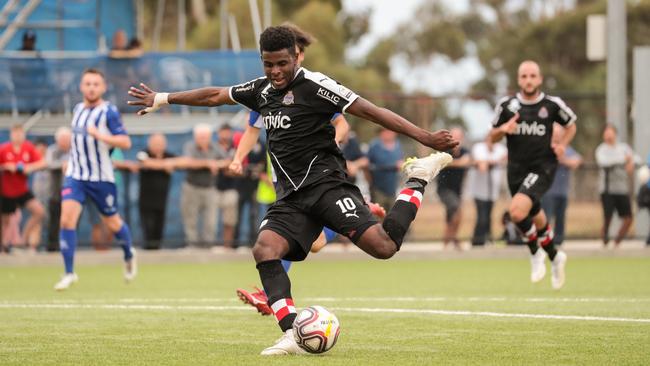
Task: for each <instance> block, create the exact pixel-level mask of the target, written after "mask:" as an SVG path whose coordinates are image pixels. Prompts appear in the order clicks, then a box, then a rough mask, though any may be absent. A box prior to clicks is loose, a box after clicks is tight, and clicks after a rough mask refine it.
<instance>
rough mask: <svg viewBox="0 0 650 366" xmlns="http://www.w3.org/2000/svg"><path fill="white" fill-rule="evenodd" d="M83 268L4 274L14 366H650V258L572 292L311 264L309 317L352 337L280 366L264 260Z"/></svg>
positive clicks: (2, 302)
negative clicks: (67, 282)
mask: <svg viewBox="0 0 650 366" xmlns="http://www.w3.org/2000/svg"><path fill="white" fill-rule="evenodd" d="M78 265H79V266H78V269H77V271H78V274H79V276H80V282H79V283H77V284H76V285H74V286H73V287H72V288H71V289H70V290H68V291H66V292H62V293H56V292H55V291H54V290H52V286H53V284H54V283H55V282H56V280H57V279H58V276H59V274H60V270H61V268H60V267H58V266H57V267H52V266H39V267H3V268H0V364H1V365H31V364H34V365H112V364H115V365H249V364H264V365H275V364H278V365H304V364H310V365H392V366H395V365H423V364H443V365H448V364H458V365H467V364H477V365H485V364H495V365H504V364H525V365H530V364H540V365H541V364H543V365H561V364H567V365H575V364H581V365H603V364H616V365H649V364H650V258H583V259H573V260H570V261H569V266H568V280H567V284H566V286H565V288H563V289H562V290H561V291H553V290H552V289H551V288H550V283H549V282H550V279H549V278H548V277H547V278H545V279H544V281H543V282H542V283H539V284H531V283H530V282H529V279H528V276H529V264H528V261H527V260H526V259H520V260H515V259H502V260H501V259H499V260H497V259H472V260H470V259H454V260H427V261H424V260H399V259H397V260H391V261H385V262H381V261H372V260H367V261H357V260H347V261H307V262H303V263H298V264H295V265H294V267H293V269H292V272H291V278H292V281H293V282H292V284H293V290H292V291H293V296H294V299H295V301H296V305H297V307H298V308H301V307H303V306H308V305H317V304H318V305H323V306H325V307H327V308H329V309H330V310H332V311H334V312H335V313H336V314H337V316H338V317H339V319H340V321H341V324H342V328H341V337H340V339H339V342H338V344H337V345H336V346H335V347H334V348H333V349H332V350H331V351H330V352H328V353H326V354H324V355H319V356H292V357H276V358H270V359H269V358H263V357H261V356H259V352H260V351H261V350H262V349H263V348H265V347H267V346H269V345H271V344H272V342H273V341H274V340H275V339H276V338H277V337H278V336H279V335H280V332H279V329H278V328H277V326H276V324H275V321H274V320H273V319H272V318H270V317H262V316H260V315H258V314H257V313H256V312H255V311H254V310H253V309H252V308H247V307H245V306H244V305H243V304H241V303H240V302H239V301H238V300H237V299H236V297H235V288H237V287H250V285H253V284H257V283H258V282H259V280H258V278H257V271H256V270H255V268H254V266H253V264H252V262H242V261H238V262H228V263H211V264H156V265H142V266H141V268H140V275H139V277H138V278H137V280H136V282H134V283H132V284H129V285H126V284H124V283H123V281H122V278H121V267H120V266H119V265H118V264H115V265H112V266H110V265H101V266H84V265H83V263H79V264H78ZM513 314H516V315H513ZM536 316H537V317H536Z"/></svg>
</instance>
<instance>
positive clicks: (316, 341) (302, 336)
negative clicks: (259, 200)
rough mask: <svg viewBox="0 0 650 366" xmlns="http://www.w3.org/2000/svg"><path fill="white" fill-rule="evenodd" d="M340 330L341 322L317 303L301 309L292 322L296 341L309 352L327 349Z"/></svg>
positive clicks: (330, 346) (334, 341) (321, 351)
mask: <svg viewBox="0 0 650 366" xmlns="http://www.w3.org/2000/svg"><path fill="white" fill-rule="evenodd" d="M340 332H341V324H340V323H339V320H338V319H337V318H336V315H334V313H331V312H329V311H328V310H327V309H325V308H324V307H322V306H318V305H314V306H310V307H308V308H305V309H303V310H302V311H301V312H300V313H299V314H298V316H297V317H296V320H294V322H293V334H294V337H295V338H296V343H298V345H299V346H300V348H302V349H304V350H305V351H307V352H309V353H323V352H327V351H329V350H330V349H331V348H332V347H334V345H335V344H336V340H337V339H338V338H339V333H340Z"/></svg>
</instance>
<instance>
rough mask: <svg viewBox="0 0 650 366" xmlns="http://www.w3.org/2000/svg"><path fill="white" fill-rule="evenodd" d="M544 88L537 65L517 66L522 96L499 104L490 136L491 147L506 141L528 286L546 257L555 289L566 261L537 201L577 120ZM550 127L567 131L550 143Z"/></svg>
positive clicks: (541, 269) (538, 278)
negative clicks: (527, 266) (527, 264)
mask: <svg viewBox="0 0 650 366" xmlns="http://www.w3.org/2000/svg"><path fill="white" fill-rule="evenodd" d="M542 82H543V76H542V73H541V70H540V67H539V65H538V64H537V63H536V62H534V61H530V60H528V61H524V62H522V63H521V64H520V65H519V70H518V71H517V83H518V85H519V87H520V92H519V93H517V95H515V96H512V97H506V98H503V99H502V100H501V101H500V102H499V103H498V104H497V107H496V116H495V118H494V120H493V125H494V127H493V129H492V131H491V132H490V135H491V139H492V141H493V142H496V141H499V140H500V139H501V138H503V137H504V136H506V139H507V145H508V186H509V188H510V193H511V194H512V201H511V202H510V208H509V213H510V217H511V218H512V221H513V222H514V223H515V224H516V226H517V228H518V229H519V231H520V233H521V235H522V237H523V238H524V241H525V242H526V244H527V245H528V248H529V249H530V254H531V257H530V262H531V275H530V279H531V282H539V281H541V280H542V279H543V278H544V276H545V275H546V265H545V257H546V254H547V255H548V258H549V259H550V261H551V274H552V276H551V285H552V287H553V288H555V289H559V288H561V287H562V286H563V285H564V282H565V273H566V272H565V270H564V268H565V266H566V261H567V255H566V253H564V252H563V251H561V250H557V249H556V247H555V245H554V243H553V236H554V234H553V229H552V227H551V226H550V225H549V223H548V219H547V217H546V214H545V213H544V210H542V208H541V203H540V200H541V198H542V195H543V194H544V193H545V192H546V191H547V190H548V189H549V188H550V186H551V183H552V182H553V178H554V176H555V170H556V169H557V164H558V160H557V159H558V157H561V156H563V155H564V152H565V150H566V147H567V146H568V145H569V143H570V142H571V139H573V136H575V132H576V126H575V120H576V115H575V114H574V113H573V111H572V110H571V109H570V108H569V107H567V106H566V104H565V103H564V102H563V101H562V100H561V99H560V98H558V97H553V96H548V95H546V94H544V93H543V92H541V91H540V89H539V88H540V86H541V85H542ZM554 123H557V124H558V125H560V126H561V127H562V128H564V129H565V133H564V134H563V136H562V137H561V138H558V139H557V140H553V139H552V135H553V124H554ZM540 247H541V248H542V249H543V251H542V250H539V248H540ZM545 253H546V254H545Z"/></svg>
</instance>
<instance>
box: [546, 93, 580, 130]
mask: <svg viewBox="0 0 650 366" xmlns="http://www.w3.org/2000/svg"><path fill="white" fill-rule="evenodd" d="M547 98H548V99H549V100H550V101H552V102H553V103H555V105H556V106H557V108H556V109H555V110H556V114H555V116H554V119H553V122H557V123H559V124H561V125H562V126H568V125H570V124H572V123H574V122H575V121H576V120H577V119H578V117H577V116H576V114H575V113H573V111H572V110H571V108H569V107H568V106H567V105H566V103H564V101H563V100H562V98H560V97H552V96H548V97H547Z"/></svg>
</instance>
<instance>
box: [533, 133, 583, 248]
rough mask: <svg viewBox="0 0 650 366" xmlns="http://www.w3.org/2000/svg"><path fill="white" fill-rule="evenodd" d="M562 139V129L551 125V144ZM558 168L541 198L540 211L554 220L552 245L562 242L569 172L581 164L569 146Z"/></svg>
mask: <svg viewBox="0 0 650 366" xmlns="http://www.w3.org/2000/svg"><path fill="white" fill-rule="evenodd" d="M563 138H564V128H563V127H562V126H560V125H559V124H557V123H554V124H553V137H552V140H551V141H552V143H553V144H559V143H560V142H561V141H562V139H563ZM558 163H559V164H558V166H557V170H556V171H555V177H554V178H553V183H552V184H551V188H549V189H548V191H546V193H545V194H544V196H542V209H543V210H544V212H545V213H546V218H547V220H548V221H549V222H550V221H551V220H554V226H555V237H554V238H553V243H554V244H555V245H562V242H563V241H564V231H565V221H566V220H565V219H566V209H567V206H568V203H569V189H570V187H571V185H570V180H571V171H572V170H575V169H577V168H578V167H579V166H580V164H582V156H580V154H578V152H577V151H575V150H574V149H573V148H572V147H571V146H567V147H566V150H565V151H564V155H562V156H561V157H559V158H558Z"/></svg>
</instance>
